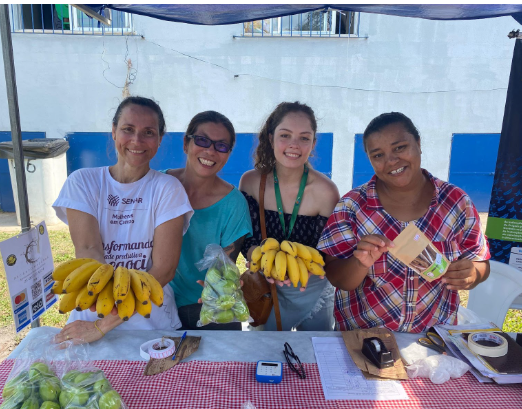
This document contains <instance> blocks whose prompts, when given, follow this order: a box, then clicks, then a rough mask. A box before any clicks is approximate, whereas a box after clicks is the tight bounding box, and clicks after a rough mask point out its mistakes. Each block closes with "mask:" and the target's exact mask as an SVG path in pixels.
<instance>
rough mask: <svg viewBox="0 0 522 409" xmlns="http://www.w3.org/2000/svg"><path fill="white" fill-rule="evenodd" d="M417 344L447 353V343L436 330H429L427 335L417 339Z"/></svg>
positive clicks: (440, 352)
mask: <svg viewBox="0 0 522 409" xmlns="http://www.w3.org/2000/svg"><path fill="white" fill-rule="evenodd" d="M417 344H419V345H422V346H423V347H426V348H430V349H433V350H434V351H437V352H438V353H439V354H446V343H445V342H444V341H443V339H442V338H441V337H440V336H439V335H438V334H437V333H436V332H433V331H428V332H427V333H426V337H424V338H419V339H418V340H417Z"/></svg>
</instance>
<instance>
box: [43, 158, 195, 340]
mask: <svg viewBox="0 0 522 409" xmlns="http://www.w3.org/2000/svg"><path fill="white" fill-rule="evenodd" d="M53 207H54V209H55V211H56V215H57V216H58V217H59V218H60V219H61V220H62V221H63V222H64V223H67V213H66V212H67V209H74V210H79V211H82V212H85V213H88V214H90V215H92V216H94V217H95V218H96V220H98V226H99V229H100V234H101V239H102V243H103V249H104V253H105V262H106V263H108V264H112V265H113V266H114V267H118V266H124V267H127V268H134V269H137V270H144V271H148V270H149V269H150V268H151V266H152V259H151V255H152V246H153V238H154V230H155V228H156V227H158V226H159V225H161V224H162V223H165V222H166V221H169V220H172V219H174V218H176V217H178V216H181V215H184V225H183V234H185V232H186V231H187V229H188V226H189V221H190V218H191V216H192V214H193V210H192V207H191V206H190V202H189V200H188V197H187V194H186V192H185V189H184V188H183V186H182V184H181V183H180V182H179V180H178V179H176V178H174V177H172V176H170V175H166V174H163V173H160V172H157V171H155V170H152V169H151V170H149V172H148V173H147V174H146V175H145V176H144V177H143V178H141V179H140V180H138V181H136V182H133V183H119V182H117V181H116V180H114V179H113V177H112V176H111V174H110V172H109V168H108V167H102V168H84V169H79V170H77V171H75V172H73V173H71V175H70V176H69V177H68V178H67V180H66V182H65V184H64V186H63V188H62V190H61V192H60V195H59V196H58V198H57V199H56V201H55V202H54V204H53ZM163 291H164V304H163V307H161V308H158V307H156V306H155V305H153V309H152V312H151V316H150V318H149V319H146V318H143V317H142V316H141V315H138V314H135V315H134V316H133V317H131V318H130V319H129V321H127V322H125V323H123V324H122V325H120V326H118V327H117V328H118V329H121V330H135V329H138V330H147V329H169V330H171V329H177V328H179V327H180V326H181V322H180V320H179V317H178V311H177V308H176V303H175V300H174V294H173V292H172V289H171V287H170V285H168V284H167V285H166V286H165V287H164V288H163ZM97 318H98V317H97V316H96V313H94V312H91V311H89V310H85V311H81V312H79V311H76V310H74V311H73V312H72V313H71V316H70V317H69V321H68V322H72V321H76V320H85V321H94V320H96V319H97Z"/></svg>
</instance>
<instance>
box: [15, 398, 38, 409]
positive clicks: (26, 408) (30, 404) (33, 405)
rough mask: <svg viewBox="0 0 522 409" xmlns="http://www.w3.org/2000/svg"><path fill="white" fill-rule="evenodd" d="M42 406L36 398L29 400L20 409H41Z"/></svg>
mask: <svg viewBox="0 0 522 409" xmlns="http://www.w3.org/2000/svg"><path fill="white" fill-rule="evenodd" d="M39 408H40V404H39V403H38V399H37V398H35V397H30V398H29V399H27V400H26V401H25V402H24V404H23V405H22V407H21V408H20V409H39Z"/></svg>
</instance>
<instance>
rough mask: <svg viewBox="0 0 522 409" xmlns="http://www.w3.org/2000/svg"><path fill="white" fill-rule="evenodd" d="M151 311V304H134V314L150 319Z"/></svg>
mask: <svg viewBox="0 0 522 409" xmlns="http://www.w3.org/2000/svg"><path fill="white" fill-rule="evenodd" d="M151 311H152V303H150V302H149V301H147V303H146V304H143V303H141V302H137V303H136V312H137V313H138V314H140V315H143V316H144V317H145V318H150V312H151Z"/></svg>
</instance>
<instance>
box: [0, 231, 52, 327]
mask: <svg viewBox="0 0 522 409" xmlns="http://www.w3.org/2000/svg"><path fill="white" fill-rule="evenodd" d="M0 254H1V255H2V260H3V262H4V267H5V275H6V278H7V285H8V287H9V295H10V298H11V307H12V310H13V317H14V323H15V329H16V332H20V331H21V330H22V329H24V328H25V327H26V326H27V325H29V324H30V323H31V322H33V321H35V320H36V319H38V317H40V315H42V314H43V312H44V311H46V310H47V309H49V308H50V307H51V306H52V305H53V304H54V303H55V302H56V301H57V296H56V295H55V294H53V293H52V292H51V288H52V286H53V284H54V281H53V277H52V273H53V270H54V265H53V255H52V253H51V243H50V242H49V234H48V233H47V227H46V226H45V222H42V223H40V224H38V225H36V226H35V227H33V228H32V229H31V230H29V231H28V232H26V233H22V234H19V235H18V236H15V237H11V238H10V239H7V240H4V241H2V242H0Z"/></svg>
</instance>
